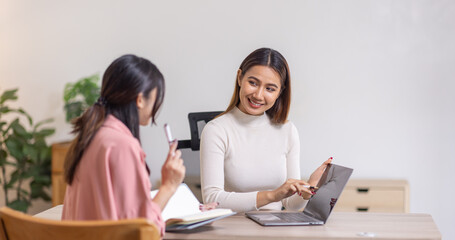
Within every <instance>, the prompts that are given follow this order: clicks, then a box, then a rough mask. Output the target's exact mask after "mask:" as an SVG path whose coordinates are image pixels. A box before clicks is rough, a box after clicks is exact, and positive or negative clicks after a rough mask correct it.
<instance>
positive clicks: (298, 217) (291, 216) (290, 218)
mask: <svg viewBox="0 0 455 240" xmlns="http://www.w3.org/2000/svg"><path fill="white" fill-rule="evenodd" d="M273 215H274V216H276V217H278V218H280V219H282V220H283V221H285V222H314V221H315V220H314V218H312V217H309V216H306V215H305V214H302V213H291V212H285V213H274V214H273Z"/></svg>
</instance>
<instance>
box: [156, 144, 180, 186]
mask: <svg viewBox="0 0 455 240" xmlns="http://www.w3.org/2000/svg"><path fill="white" fill-rule="evenodd" d="M176 149H177V141H174V142H173V143H172V144H171V146H170V148H169V153H168V155H167V159H166V161H165V162H164V164H163V167H162V168H161V186H162V187H165V188H167V189H169V190H171V191H172V192H175V190H176V189H177V187H178V186H179V185H180V184H181V183H182V181H183V178H184V177H185V166H184V165H183V159H182V158H181V156H182V152H180V150H176Z"/></svg>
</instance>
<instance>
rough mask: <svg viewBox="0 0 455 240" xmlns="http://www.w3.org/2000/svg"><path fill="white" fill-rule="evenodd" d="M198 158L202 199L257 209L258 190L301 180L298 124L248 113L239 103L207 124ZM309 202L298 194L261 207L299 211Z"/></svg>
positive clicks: (238, 208) (223, 205)
mask: <svg viewBox="0 0 455 240" xmlns="http://www.w3.org/2000/svg"><path fill="white" fill-rule="evenodd" d="M200 157H201V185H202V196H203V200H204V203H209V202H218V203H219V204H220V205H219V207H221V208H230V209H232V210H233V211H236V212H246V211H252V210H258V208H257V207H256V198H257V194H258V192H259V191H267V190H274V189H276V188H278V187H280V186H281V185H282V184H283V183H284V182H285V181H286V180H287V179H289V178H293V179H300V159H299V158H300V140H299V135H298V131H297V129H296V127H295V126H294V124H292V123H291V122H289V121H288V122H287V123H285V124H273V123H272V122H271V121H270V119H269V118H268V116H267V115H266V114H263V115H261V116H253V115H248V114H245V113H243V112H242V111H240V110H239V109H238V108H237V107H236V108H234V109H233V110H232V111H230V112H228V113H226V114H224V115H222V116H221V117H218V118H216V119H213V120H212V121H210V122H209V123H207V125H206V126H205V127H204V129H203V131H202V136H201V149H200ZM306 203H307V201H306V200H304V199H303V198H302V197H300V196H299V195H297V194H294V195H293V196H291V197H289V198H286V199H283V200H282V201H280V202H274V203H270V204H268V205H265V206H263V207H261V208H260V209H270V210H281V209H282V207H285V208H286V210H298V209H301V208H303V207H305V205H306Z"/></svg>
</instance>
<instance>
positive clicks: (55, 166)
mask: <svg viewBox="0 0 455 240" xmlns="http://www.w3.org/2000/svg"><path fill="white" fill-rule="evenodd" d="M69 146H70V142H65V143H55V144H52V205H53V206H56V205H59V204H63V198H64V197H65V190H66V183H65V180H64V175H63V163H64V162H65V156H66V153H67V152H68V149H69Z"/></svg>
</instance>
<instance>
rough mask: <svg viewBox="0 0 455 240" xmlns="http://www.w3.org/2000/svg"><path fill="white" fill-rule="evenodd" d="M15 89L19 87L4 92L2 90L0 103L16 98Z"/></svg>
mask: <svg viewBox="0 0 455 240" xmlns="http://www.w3.org/2000/svg"><path fill="white" fill-rule="evenodd" d="M17 90H19V89H17V88H16V89H12V90H6V91H5V92H3V94H2V96H0V104H3V103H4V102H6V101H7V100H16V99H17V95H16V92H17Z"/></svg>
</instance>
